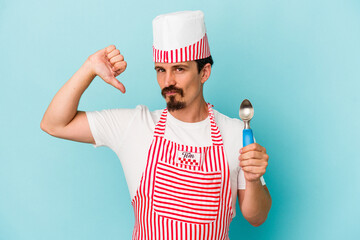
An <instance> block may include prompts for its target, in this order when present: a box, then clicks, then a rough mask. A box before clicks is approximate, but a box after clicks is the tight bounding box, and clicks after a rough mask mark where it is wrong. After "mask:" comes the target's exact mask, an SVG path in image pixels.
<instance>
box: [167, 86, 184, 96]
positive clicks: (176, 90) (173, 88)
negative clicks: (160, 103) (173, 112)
mask: <svg viewBox="0 0 360 240" xmlns="http://www.w3.org/2000/svg"><path fill="white" fill-rule="evenodd" d="M168 92H176V93H179V94H180V95H181V96H182V97H183V96H184V91H183V90H182V89H181V88H177V87H175V86H174V85H171V86H168V87H164V88H163V89H162V90H161V95H162V96H163V97H165V95H166V93H168Z"/></svg>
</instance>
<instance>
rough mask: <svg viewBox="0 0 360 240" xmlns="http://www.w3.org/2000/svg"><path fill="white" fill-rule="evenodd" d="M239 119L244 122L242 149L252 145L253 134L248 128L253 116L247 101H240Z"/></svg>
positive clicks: (252, 109)
mask: <svg viewBox="0 0 360 240" xmlns="http://www.w3.org/2000/svg"><path fill="white" fill-rule="evenodd" d="M239 116H240V119H241V120H242V121H243V122H244V130H243V147H245V146H247V145H249V144H251V143H254V137H253V132H252V130H251V128H250V120H251V119H252V117H253V116H254V108H253V106H252V105H251V102H250V101H249V100H248V99H245V100H244V101H242V103H241V105H240V110H239Z"/></svg>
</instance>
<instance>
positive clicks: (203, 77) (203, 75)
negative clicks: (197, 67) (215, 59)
mask: <svg viewBox="0 0 360 240" xmlns="http://www.w3.org/2000/svg"><path fill="white" fill-rule="evenodd" d="M210 74H211V64H210V63H207V64H205V66H204V67H203V69H201V71H200V75H201V83H202V84H204V83H205V82H206V81H207V80H208V79H209V77H210Z"/></svg>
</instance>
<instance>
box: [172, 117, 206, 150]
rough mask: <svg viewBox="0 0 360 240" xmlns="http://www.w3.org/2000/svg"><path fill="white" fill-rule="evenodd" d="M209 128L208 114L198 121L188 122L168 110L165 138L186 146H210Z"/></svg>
mask: <svg viewBox="0 0 360 240" xmlns="http://www.w3.org/2000/svg"><path fill="white" fill-rule="evenodd" d="M210 129H211V128H210V118H209V116H208V117H207V118H206V119H204V120H202V121H200V122H195V123H189V122H183V121H180V120H179V119H177V118H175V117H174V116H172V115H171V113H170V112H168V114H167V121H166V127H165V138H166V139H168V140H171V141H174V142H176V143H179V144H184V145H188V146H196V147H203V146H210V145H212V141H211V132H210V131H211V130H210Z"/></svg>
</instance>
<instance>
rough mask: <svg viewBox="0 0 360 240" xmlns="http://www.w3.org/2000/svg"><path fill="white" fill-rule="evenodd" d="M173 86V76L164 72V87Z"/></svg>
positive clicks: (169, 72)
mask: <svg viewBox="0 0 360 240" xmlns="http://www.w3.org/2000/svg"><path fill="white" fill-rule="evenodd" d="M171 85H175V76H174V74H173V73H172V72H171V71H168V72H166V76H165V87H169V86H171Z"/></svg>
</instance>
